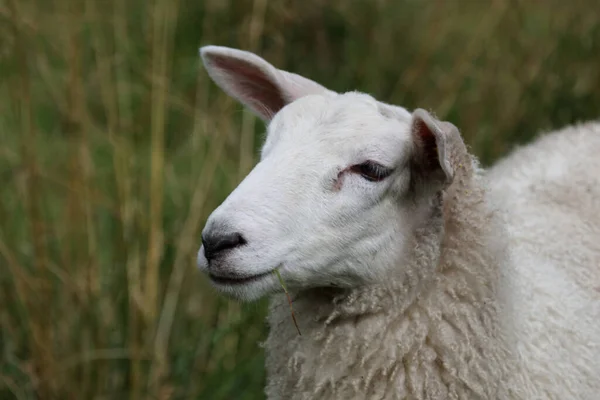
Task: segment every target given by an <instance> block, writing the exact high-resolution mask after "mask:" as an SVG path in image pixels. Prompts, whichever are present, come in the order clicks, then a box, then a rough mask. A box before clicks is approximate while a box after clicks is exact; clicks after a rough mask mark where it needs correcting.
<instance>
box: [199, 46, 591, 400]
mask: <svg viewBox="0 0 600 400" xmlns="http://www.w3.org/2000/svg"><path fill="white" fill-rule="evenodd" d="M201 56H202V59H203V61H204V64H205V66H206V69H207V71H208V73H209V74H210V76H211V77H212V78H213V80H214V81H215V82H216V83H217V84H218V85H219V86H220V87H221V88H222V89H223V90H225V92H227V93H228V94H230V95H231V96H233V97H234V98H236V99H238V100H239V101H240V102H242V103H243V104H245V105H246V106H247V107H249V108H250V109H251V110H252V111H253V112H254V113H256V114H257V115H258V116H259V117H261V118H262V119H263V120H264V121H265V122H266V123H267V124H268V131H267V137H266V140H265V143H264V146H263V148H262V152H261V158H260V162H259V163H258V164H257V165H256V166H255V168H254V169H253V170H252V171H251V172H250V174H249V175H248V176H247V177H246V178H245V179H244V180H243V181H242V182H241V183H240V184H239V186H238V187H237V188H236V189H235V190H234V191H233V192H232V193H231V194H230V195H229V197H228V198H227V199H226V200H225V201H224V202H223V203H222V204H221V205H220V206H219V207H218V208H217V209H216V210H215V211H214V212H213V213H212V214H211V215H210V217H209V219H208V221H207V224H206V226H205V228H204V230H203V232H202V241H203V245H202V247H201V248H200V251H199V253H198V265H199V267H200V269H201V270H202V271H204V272H206V273H207V274H208V276H209V277H210V280H211V282H212V285H213V286H214V287H215V288H216V289H218V290H219V291H220V292H221V293H223V294H225V295H227V296H230V297H232V298H236V299H239V300H243V301H251V300H255V299H258V298H261V297H263V296H266V295H270V296H271V303H270V309H269V316H268V322H269V325H270V332H269V336H268V338H267V340H266V343H265V347H266V368H267V386H266V389H265V390H266V394H267V397H268V398H269V399H286V400H288V399H527V400H530V399H581V400H588V399H589V400H591V399H597V398H598V396H599V395H600V293H599V290H600V267H599V266H600V228H599V227H600V206H599V204H600V203H599V201H600V200H598V199H599V198H600V161H599V160H600V159H599V158H595V157H594V156H595V153H596V154H597V153H598V152H599V151H600V125H585V126H580V127H577V128H572V129H571V130H572V131H573V132H565V133H559V134H556V135H554V136H548V137H546V138H544V139H542V140H541V141H539V142H538V143H537V144H533V145H532V146H530V147H528V148H526V149H523V150H520V151H518V152H516V153H515V154H513V155H512V156H511V157H508V158H507V159H506V160H504V161H503V162H501V163H499V164H498V165H497V166H496V167H495V168H494V169H493V170H491V171H490V172H489V174H488V173H486V172H484V171H483V170H482V169H481V168H479V166H478V163H477V161H476V159H475V158H474V157H473V156H471V155H470V154H469V153H468V152H467V149H466V147H465V145H464V142H463V140H462V138H461V136H460V133H459V131H458V130H457V128H456V127H455V126H454V125H452V124H450V123H448V122H442V121H439V120H437V119H435V118H434V117H433V116H432V115H430V114H429V113H427V112H426V111H424V110H421V109H417V110H415V111H413V112H412V113H410V112H408V111H407V110H406V109H404V108H401V107H397V106H393V105H389V104H385V103H382V102H378V101H376V100H375V99H373V98H372V97H371V96H369V95H366V94H362V93H357V92H350V93H344V94H339V93H335V92H333V91H331V90H328V89H326V88H324V87H322V86H321V85H319V84H317V83H315V82H313V81H311V80H309V79H306V78H303V77H301V76H299V75H296V74H292V73H289V72H285V71H282V70H279V69H276V68H275V67H273V66H272V65H271V64H269V63H268V62H267V61H265V60H264V59H262V58H260V57H258V56H257V55H255V54H252V53H249V52H245V51H241V50H235V49H229V48H224V47H218V46H206V47H203V48H202V49H201ZM561 152H564V153H561ZM561 154H563V155H561ZM490 183H491V184H492V185H489V184H490ZM488 186H491V189H490V190H491V191H490V190H488V189H489V188H488ZM496 209H498V210H496ZM594 221H595V223H594ZM275 269H278V271H279V272H280V274H281V276H282V278H283V280H284V282H285V283H286V285H287V288H288V289H289V291H290V293H291V295H292V298H293V308H294V312H295V316H296V318H297V320H298V325H299V328H300V330H301V333H302V335H301V336H300V335H299V334H298V332H297V331H296V327H295V326H294V324H293V322H292V320H291V317H290V309H289V305H288V303H287V301H286V297H285V296H284V295H283V293H282V288H281V286H280V283H279V282H278V279H277V277H276V276H275V274H274V271H275Z"/></svg>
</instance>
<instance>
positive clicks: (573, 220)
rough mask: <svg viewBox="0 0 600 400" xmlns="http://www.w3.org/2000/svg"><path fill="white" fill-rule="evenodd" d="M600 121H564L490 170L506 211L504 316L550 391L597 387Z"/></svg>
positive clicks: (540, 385) (541, 394)
mask: <svg viewBox="0 0 600 400" xmlns="http://www.w3.org/2000/svg"><path fill="white" fill-rule="evenodd" d="M598 154H600V123H598V122H588V123H581V124H576V125H573V126H568V127H565V128H563V129H560V130H558V131H556V132H552V133H548V134H545V135H542V136H541V137H539V138H537V140H535V142H534V143H533V144H531V145H528V146H524V147H522V148H520V149H517V150H516V151H514V152H512V154H510V155H509V156H508V157H506V158H504V159H502V160H501V161H500V162H498V163H497V164H496V165H495V166H493V167H492V168H491V169H490V170H489V172H488V174H487V180H488V181H489V183H490V198H492V199H493V200H494V202H495V204H496V206H497V207H498V208H499V209H500V210H503V211H504V215H503V222H504V225H505V227H506V230H507V233H508V239H509V247H508V248H509V251H510V256H511V260H512V261H511V263H509V264H508V266H507V269H506V270H505V271H504V272H506V275H507V285H508V287H509V288H510V296H509V297H507V299H506V300H507V304H506V306H507V307H509V308H511V309H512V310H514V312H512V313H511V314H510V315H511V318H512V320H510V321H509V320H507V321H505V324H506V326H507V327H509V329H510V332H511V335H512V340H514V343H516V344H517V345H516V347H515V349H514V350H515V351H514V353H515V354H518V355H519V363H520V365H522V366H523V369H524V371H523V372H524V373H525V374H526V375H527V376H529V377H531V380H532V381H533V383H534V384H535V385H536V386H537V387H536V392H535V396H533V395H531V396H529V398H544V399H546V398H547V399H584V400H586V399H590V400H591V399H597V398H598V396H600V157H598Z"/></svg>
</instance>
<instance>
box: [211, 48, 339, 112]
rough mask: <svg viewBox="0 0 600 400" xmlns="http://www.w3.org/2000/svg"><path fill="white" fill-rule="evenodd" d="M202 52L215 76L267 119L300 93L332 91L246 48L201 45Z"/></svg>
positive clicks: (222, 85) (232, 94)
mask: <svg viewBox="0 0 600 400" xmlns="http://www.w3.org/2000/svg"><path fill="white" fill-rule="evenodd" d="M200 56H201V57H202V61H203V63H204V66H205V68H206V70H207V72H208V74H209V76H210V77H211V78H212V80H213V81H215V83H216V84H217V85H218V86H219V87H220V88H221V89H223V90H224V91H225V92H226V93H227V94H229V95H230V96H232V97H233V98H235V99H237V100H238V101H240V102H241V103H242V104H244V105H245V106H246V107H248V108H249V109H250V110H252V112H254V113H255V114H256V115H257V116H259V117H260V118H261V119H262V120H263V121H265V122H268V121H270V120H271V119H272V118H273V116H274V115H275V114H276V113H277V112H278V111H279V110H281V109H282V108H283V107H284V106H285V105H287V104H289V103H291V102H293V101H294V100H296V99H299V98H300V97H303V96H307V95H309V94H320V93H325V92H330V91H329V90H328V89H326V88H324V87H323V86H321V85H320V84H318V83H316V82H314V81H312V80H310V79H307V78H304V77H302V76H300V75H297V74H294V73H291V72H286V71H282V70H279V69H277V68H275V67H274V66H273V65H271V64H269V63H268V62H267V61H265V60H264V59H262V58H260V57H259V56H257V55H256V54H254V53H250V52H247V51H243V50H237V49H232V48H228V47H222V46H204V47H201V48H200Z"/></svg>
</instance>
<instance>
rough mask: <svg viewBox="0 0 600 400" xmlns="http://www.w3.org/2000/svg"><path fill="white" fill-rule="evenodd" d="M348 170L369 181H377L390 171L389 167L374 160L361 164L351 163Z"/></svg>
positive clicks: (385, 176)
mask: <svg viewBox="0 0 600 400" xmlns="http://www.w3.org/2000/svg"><path fill="white" fill-rule="evenodd" d="M350 171H352V172H354V173H356V174H360V176H362V177H363V178H365V179H366V180H368V181H371V182H379V181H381V180H383V179H385V178H387V177H388V176H390V174H391V173H392V170H391V169H390V168H387V167H384V166H383V165H381V164H378V163H376V162H374V161H366V162H364V163H362V164H356V165H353V166H352V167H350Z"/></svg>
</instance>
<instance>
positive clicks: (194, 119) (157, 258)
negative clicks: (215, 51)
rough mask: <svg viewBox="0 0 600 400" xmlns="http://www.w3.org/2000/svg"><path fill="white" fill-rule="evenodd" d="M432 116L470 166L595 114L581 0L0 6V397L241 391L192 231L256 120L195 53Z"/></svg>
mask: <svg viewBox="0 0 600 400" xmlns="http://www.w3.org/2000/svg"><path fill="white" fill-rule="evenodd" d="M205 44H219V45H226V46H232V47H239V48H243V49H247V50H251V51H256V52H257V53H258V54H259V55H261V56H263V57H265V58H266V59H267V60H269V61H270V62H272V63H274V64H275V65H276V66H278V67H280V68H284V69H288V70H291V71H293V72H296V73H299V74H302V75H305V76H308V77H310V78H312V79H315V80H317V81H319V82H322V83H324V84H326V85H327V86H328V87H330V88H331V89H334V90H337V91H347V90H354V89H358V90H361V91H365V92H368V93H371V94H373V95H374V96H376V97H377V98H378V99H380V100H383V101H387V102H391V103H395V104H399V105H403V106H405V107H407V108H409V109H410V108H415V107H423V108H427V109H430V110H433V111H435V112H436V113H437V115H438V116H439V117H441V118H445V119H448V120H450V121H452V122H453V123H454V124H456V125H457V126H458V127H459V128H460V129H461V131H462V133H463V135H464V137H465V140H466V141H467V143H468V144H469V145H470V146H471V148H472V151H473V152H474V153H475V154H477V155H478V156H479V157H480V158H481V159H482V161H483V162H484V164H485V165H489V164H490V163H491V162H493V161H494V160H495V159H497V158H498V157H500V156H502V155H503V154H506V152H508V151H509V150H510V149H511V147H512V146H514V145H515V144H518V143H524V142H527V141H529V140H531V138H532V137H533V135H535V134H536V133H537V132H539V131H542V130H548V129H552V128H558V127H560V126H563V125H565V124H568V123H572V122H576V121H579V120H586V119H595V118H598V117H600V59H599V57H600V56H599V54H600V8H599V7H597V4H596V1H595V0H589V1H586V0H581V1H579V0H578V1H571V2H565V1H555V0H546V1H543V2H536V1H528V0H522V1H517V0H514V1H509V0H506V1H505V0H495V1H477V0H464V1H463V0H461V1H459V0H456V1H450V0H428V1H425V0H404V1H398V0H396V1H393V0H373V1H358V0H356V1H355V0H346V1H342V0H329V1H325V0H304V1H302V2H292V1H273V2H267V1H266V0H204V1H203V0H146V1H142V0H0V190H1V191H0V351H1V354H0V399H2V400H4V399H13V398H14V399H77V400H80V399H248V400H250V399H262V398H264V395H263V394H262V387H263V384H264V372H263V354H262V350H261V348H260V346H259V342H260V341H261V340H262V339H264V337H265V336H264V335H265V322H264V313H265V303H264V301H263V302H259V303H256V304H251V305H239V304H237V303H234V302H230V301H227V300H224V299H221V298H219V297H217V296H216V295H215V293H214V292H213V291H212V290H211V289H210V287H209V286H208V285H207V282H206V281H205V280H204V279H203V277H202V276H199V274H198V272H197V271H196V268H195V255H196V251H197V250H198V247H199V244H200V230H201V228H202V225H203V223H204V221H205V219H206V217H207V216H208V214H209V213H210V211H211V210H212V209H214V207H216V206H217V205H218V204H219V203H220V202H221V201H222V200H223V199H224V198H225V196H226V195H227V194H228V193H229V191H230V190H232V188H234V187H235V185H236V184H237V183H238V182H239V181H240V180H241V179H242V177H243V176H244V175H245V174H246V173H247V172H248V171H249V170H250V169H251V167H252V165H253V163H254V162H255V160H256V156H257V149H258V146H259V145H260V142H261V140H262V135H263V131H264V127H263V125H262V124H261V123H260V122H258V121H256V119H255V118H254V117H252V116H251V115H250V114H249V113H248V112H245V111H242V108H241V107H240V106H239V105H238V104H237V103H235V102H234V101H233V100H231V99H229V98H228V97H227V96H225V95H224V94H223V93H221V91H220V90H219V89H218V88H217V87H216V86H215V85H214V84H212V83H211V82H210V81H209V79H208V76H207V74H206V73H205V72H204V70H203V69H202V67H201V63H200V60H199V56H198V48H199V46H201V45H205Z"/></svg>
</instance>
